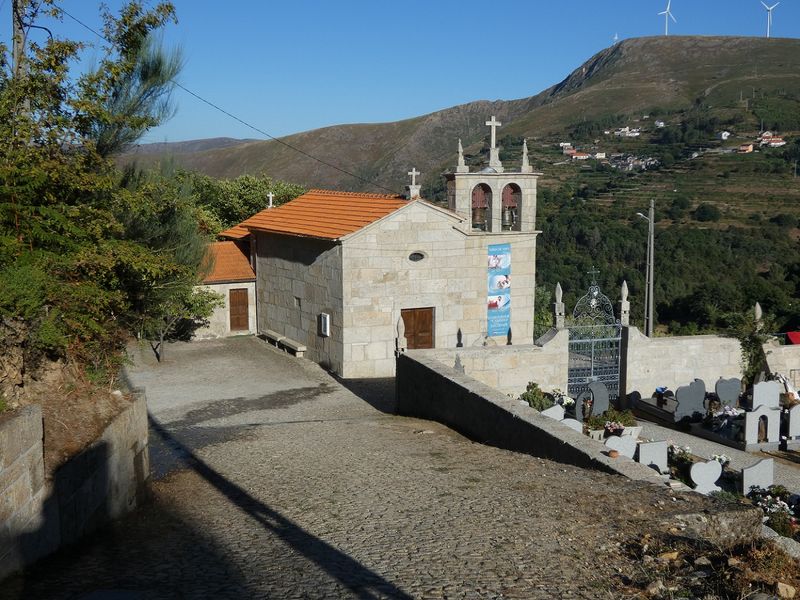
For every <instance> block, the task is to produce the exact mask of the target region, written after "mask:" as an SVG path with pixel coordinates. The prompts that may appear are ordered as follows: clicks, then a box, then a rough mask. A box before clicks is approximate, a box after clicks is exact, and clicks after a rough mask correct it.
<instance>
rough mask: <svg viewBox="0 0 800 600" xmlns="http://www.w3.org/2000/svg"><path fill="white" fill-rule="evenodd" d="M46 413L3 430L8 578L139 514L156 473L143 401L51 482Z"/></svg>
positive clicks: (1, 552)
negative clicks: (45, 444)
mask: <svg viewBox="0 0 800 600" xmlns="http://www.w3.org/2000/svg"><path fill="white" fill-rule="evenodd" d="M42 439H43V429H42V413H41V408H40V407H39V406H27V407H25V408H24V409H22V410H21V411H20V412H19V414H16V415H14V416H13V417H11V418H10V419H8V420H5V421H3V422H2V423H0V579H3V578H4V577H6V576H7V575H9V574H10V573H12V572H14V571H16V570H18V569H21V568H23V567H25V566H26V565H29V564H31V563H33V562H35V561H36V560H37V559H39V558H41V557H43V556H45V555H47V554H49V553H51V552H53V551H55V550H56V549H57V548H59V547H60V546H63V545H67V544H71V543H74V542H76V541H77V540H78V539H80V538H81V537H82V536H84V535H86V534H88V533H90V532H91V531H93V530H94V529H96V528H97V527H99V526H100V525H103V524H104V523H107V522H108V521H110V520H111V519H114V518H116V517H119V516H121V515H123V514H125V513H126V512H128V511H130V510H132V509H133V508H135V507H136V506H137V505H138V504H139V503H140V502H141V501H142V499H143V494H144V492H145V489H146V481H147V478H148V474H149V471H150V468H149V459H148V446H147V403H146V401H145V397H144V395H143V394H140V395H137V396H136V397H135V399H134V401H133V402H132V404H131V405H130V406H129V407H128V408H126V409H125V410H124V411H123V412H122V413H120V414H119V415H117V417H116V418H115V419H114V420H113V421H112V422H111V423H110V424H109V425H108V427H107V428H106V429H105V431H104V432H103V434H102V435H101V436H100V438H99V439H98V440H97V441H95V442H94V443H93V444H92V445H91V446H90V447H88V448H87V449H86V450H84V451H83V452H81V453H80V454H78V455H76V456H74V457H73V458H71V459H70V460H69V461H68V462H67V463H65V464H64V465H63V466H62V467H60V468H59V469H58V471H56V473H55V474H54V475H53V477H52V479H50V480H48V479H45V476H44V454H43V446H42Z"/></svg>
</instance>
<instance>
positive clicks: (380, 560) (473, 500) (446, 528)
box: [0, 338, 700, 600]
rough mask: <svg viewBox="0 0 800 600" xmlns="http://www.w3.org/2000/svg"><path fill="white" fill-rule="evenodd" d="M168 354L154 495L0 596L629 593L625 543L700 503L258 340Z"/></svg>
mask: <svg viewBox="0 0 800 600" xmlns="http://www.w3.org/2000/svg"><path fill="white" fill-rule="evenodd" d="M169 351H170V355H169V356H170V357H171V358H170V361H169V362H168V363H167V364H165V365H161V366H159V367H155V366H153V365H150V364H147V361H144V360H140V362H139V364H138V365H137V366H136V367H134V368H133V369H131V377H132V379H133V381H134V383H135V384H137V385H138V384H142V383H146V384H147V387H148V396H151V397H152V398H153V405H154V406H157V407H158V408H157V410H156V412H155V414H154V415H153V424H152V431H151V444H152V446H153V449H154V454H153V457H154V463H155V464H154V466H155V467H156V469H157V471H158V472H159V473H161V474H165V475H164V476H163V477H161V478H160V479H157V480H156V481H155V483H154V485H153V499H152V502H150V503H149V504H148V505H146V506H145V507H143V508H142V509H140V510H138V511H137V512H136V513H134V514H133V515H131V516H130V517H128V518H126V519H123V520H122V521H120V522H119V523H117V524H116V525H115V526H113V527H111V528H108V529H106V530H103V531H101V532H99V533H98V534H97V535H95V536H93V537H92V538H91V539H89V540H87V541H86V542H85V543H83V544H81V545H80V546H78V547H76V548H72V549H67V550H65V551H62V552H60V553H59V554H57V555H55V556H54V557H51V558H49V559H46V560H45V561H43V562H42V563H40V564H39V565H38V566H36V567H35V568H33V569H31V570H29V571H28V572H26V573H24V574H22V575H20V576H17V577H15V578H12V579H11V580H10V581H7V582H4V584H3V586H2V588H0V596H1V597H4V598H6V597H8V598H25V599H28V598H81V599H92V600H97V599H100V598H114V599H120V600H121V599H125V600H133V599H138V598H148V599H149V598H561V597H586V598H616V597H618V596H617V595H616V594H615V592H614V591H613V590H614V587H615V584H616V582H617V581H618V580H619V575H618V572H619V571H620V570H621V571H623V572H631V570H632V569H635V568H638V567H637V565H636V564H635V562H634V561H633V560H632V559H629V558H627V557H625V556H623V554H622V553H621V551H620V546H619V544H623V545H624V543H625V542H626V540H629V539H633V538H640V537H641V536H642V535H643V534H644V533H645V532H650V531H652V530H653V529H654V528H655V523H656V522H657V521H659V520H661V519H663V518H664V516H665V514H666V513H668V512H670V511H673V510H675V511H686V510H689V509H690V508H693V507H696V506H697V505H698V503H699V502H700V499H699V498H695V497H694V495H691V496H685V497H679V498H678V499H677V500H674V499H673V496H672V495H671V494H670V493H669V492H668V491H667V490H664V489H661V488H656V487H652V486H645V485H640V484H635V483H633V482H629V481H626V480H623V479H621V478H618V477H615V476H611V475H605V474H602V473H596V472H591V471H583V470H580V469H577V468H574V467H569V466H565V465H561V464H558V463H554V462H550V461H544V460H539V459H536V458H532V457H530V456H525V455H520V454H514V453H511V452H507V451H503V450H499V449H496V448H490V447H486V446H482V445H480V444H475V443H472V442H470V441H469V440H467V439H465V438H463V437H461V436H460V435H458V434H456V433H454V432H452V431H450V430H449V429H447V428H445V427H443V426H440V425H438V424H435V423H430V422H427V421H420V420H416V419H407V418H402V417H397V416H392V415H391V414H389V413H388V412H385V410H386V409H387V408H389V407H390V405H391V402H390V399H389V398H387V397H386V393H383V394H381V393H380V392H381V389H382V388H381V387H380V385H379V384H370V385H362V386H361V387H359V388H358V389H356V391H357V392H358V393H359V394H360V395H361V396H363V397H364V398H366V399H367V400H368V401H367V400H365V399H362V398H361V397H359V396H358V395H356V394H354V393H352V392H351V391H349V390H348V389H346V388H344V387H343V386H342V385H340V384H339V383H338V382H337V381H335V380H333V379H331V378H330V377H329V376H328V375H326V374H325V373H324V372H322V371H321V370H320V369H318V368H317V367H316V366H315V365H312V364H310V363H308V362H307V361H301V360H297V359H294V358H291V357H288V356H286V355H283V354H281V353H279V352H277V351H275V350H273V349H272V348H269V347H267V346H266V345H264V344H263V343H262V342H259V341H257V340H255V339H252V338H239V339H232V340H228V341H226V342H209V343H201V344H194V345H187V346H173V347H170V349H169ZM156 372H158V376H157V377H156V376H154V373H156ZM170 395H172V396H174V397H175V398H176V399H177V400H176V401H175V402H174V403H173V405H170V402H169V401H168V398H169V397H170ZM376 407H377V408H376ZM381 409H384V410H381Z"/></svg>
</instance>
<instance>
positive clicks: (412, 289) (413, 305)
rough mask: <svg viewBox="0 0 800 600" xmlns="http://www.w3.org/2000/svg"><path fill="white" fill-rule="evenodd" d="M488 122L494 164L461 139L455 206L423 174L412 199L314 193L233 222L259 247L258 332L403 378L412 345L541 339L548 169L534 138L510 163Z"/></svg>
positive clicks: (356, 367) (450, 192)
mask: <svg viewBox="0 0 800 600" xmlns="http://www.w3.org/2000/svg"><path fill="white" fill-rule="evenodd" d="M486 124H487V125H488V126H489V127H490V128H491V147H490V150H489V152H490V155H489V164H488V165H486V166H485V167H484V168H481V169H479V170H470V168H469V167H468V166H466V165H465V162H464V156H463V151H462V148H461V142H460V141H459V143H458V162H457V166H456V167H455V169H454V171H453V172H450V173H447V174H445V178H446V180H447V207H446V208H445V207H443V206H438V205H436V204H433V203H431V202H428V201H426V200H423V199H421V198H420V197H419V193H420V186H419V185H417V183H416V176H417V175H419V173H417V171H416V170H415V169H412V171H411V172H410V173H409V175H411V178H412V179H411V185H409V186H408V188H407V192H408V193H407V195H406V196H395V195H377V194H365V193H353V192H337V191H327V190H311V191H309V192H308V193H306V194H304V195H302V196H300V197H298V198H296V199H295V200H292V201H291V202H288V203H286V204H284V205H282V206H279V207H276V208H268V209H266V210H263V211H261V212H260V213H258V214H256V215H254V216H253V217H251V218H249V219H247V220H246V221H244V222H243V223H241V224H240V225H239V226H237V227H235V228H234V229H233V230H231V231H232V232H233V233H232V235H234V236H239V237H241V236H242V235H247V234H249V237H250V238H251V241H252V246H253V247H254V261H253V262H254V265H255V272H256V313H257V330H258V332H259V333H264V332H266V331H268V330H270V331H272V332H277V333H279V334H280V335H282V336H286V337H287V338H290V339H291V340H294V341H295V342H298V343H299V344H302V345H305V346H306V356H308V358H310V359H311V360H314V361H316V362H318V363H320V364H321V365H323V366H324V367H326V368H328V369H330V370H331V371H333V372H335V373H336V374H338V375H340V376H342V377H345V378H356V377H385V376H392V375H393V374H394V369H395V358H394V357H395V351H396V350H397V349H398V348H403V347H407V348H431V347H456V346H458V345H464V346H470V345H483V344H487V343H488V344H508V343H519V344H530V343H532V341H533V312H534V292H535V280H536V267H535V265H536V236H537V234H538V233H539V232H537V231H536V182H537V177H538V175H539V174H538V173H534V172H533V170H532V168H531V166H530V164H529V162H528V156H527V146H524V147H523V156H522V163H521V165H519V166H518V167H517V168H516V169H509V170H506V168H505V167H504V166H503V164H502V163H501V161H500V159H499V149H498V147H497V145H496V128H497V127H498V126H500V123H499V122H497V120H496V119H495V118H494V117H492V119H491V120H490V121H488V122H487V123H486Z"/></svg>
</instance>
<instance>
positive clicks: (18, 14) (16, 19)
mask: <svg viewBox="0 0 800 600" xmlns="http://www.w3.org/2000/svg"><path fill="white" fill-rule="evenodd" d="M24 3H25V0H12V2H11V21H12V25H13V38H14V44H13V46H12V57H13V58H12V63H13V69H14V70H13V73H14V77H15V78H18V77H21V76H22V75H23V74H24V72H25V28H24V27H23V20H22V16H23V14H24V11H25V6H24Z"/></svg>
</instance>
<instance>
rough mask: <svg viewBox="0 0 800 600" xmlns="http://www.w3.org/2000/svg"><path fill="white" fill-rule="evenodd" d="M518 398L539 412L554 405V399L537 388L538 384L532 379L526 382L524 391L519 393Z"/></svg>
mask: <svg viewBox="0 0 800 600" xmlns="http://www.w3.org/2000/svg"><path fill="white" fill-rule="evenodd" d="M519 399H520V400H524V401H525V402H527V403H528V404H529V405H530V407H531V408H534V409H536V410H538V411H539V412H542V411H543V410H547V409H548V408H550V407H551V406H554V405H555V401H554V400H553V399H552V398H551V397H550V396H548V395H547V394H545V393H544V392H543V391H542V390H541V389H540V388H539V384H538V383H534V382H532V381H531V382H529V383H528V387H526V388H525V391H524V392H523V393H522V395H520V397H519Z"/></svg>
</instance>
